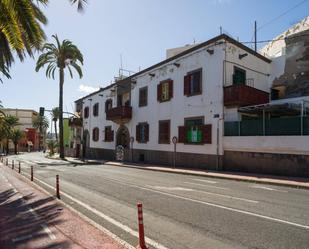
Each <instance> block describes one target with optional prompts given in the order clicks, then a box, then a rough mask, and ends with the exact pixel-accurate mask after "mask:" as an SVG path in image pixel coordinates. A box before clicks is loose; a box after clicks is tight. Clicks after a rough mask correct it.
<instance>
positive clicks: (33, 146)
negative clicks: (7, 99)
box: [1, 108, 40, 151]
mask: <svg viewBox="0 0 309 249" xmlns="http://www.w3.org/2000/svg"><path fill="white" fill-rule="evenodd" d="M1 111H3V112H4V113H5V114H6V115H12V116H15V117H17V118H18V122H19V125H18V126H16V128H18V129H20V130H21V131H23V132H24V138H23V139H22V140H21V141H20V142H19V144H18V147H19V151H33V150H38V149H39V139H40V138H39V137H40V136H39V132H38V131H37V130H36V129H35V128H34V127H33V125H32V121H33V120H34V118H35V117H37V116H38V113H37V112H36V111H34V110H29V109H13V108H2V109H1ZM9 149H10V150H13V149H14V145H13V143H11V142H10V144H9Z"/></svg>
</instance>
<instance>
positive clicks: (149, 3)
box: [0, 0, 309, 112]
mask: <svg viewBox="0 0 309 249" xmlns="http://www.w3.org/2000/svg"><path fill="white" fill-rule="evenodd" d="M50 2H51V3H50V4H49V5H48V6H47V7H43V11H44V13H45V14H46V16H47V18H48V24H47V26H44V30H45V32H46V35H47V38H48V41H49V42H50V41H52V39H51V36H52V35H53V34H57V35H58V37H59V38H60V39H61V40H63V39H69V40H71V41H72V42H73V43H74V44H76V45H77V46H78V47H79V49H80V50H81V52H82V53H83V55H84V65H83V74H84V77H83V78H82V79H79V78H78V75H77V74H75V77H74V78H73V79H71V78H70V77H69V75H68V74H66V77H65V83H64V111H69V112H72V111H73V109H74V101H75V100H77V99H78V98H80V97H82V96H85V95H86V94H88V93H89V92H91V91H94V90H96V89H97V88H98V87H104V86H107V85H108V84H110V83H111V81H112V80H113V79H114V76H117V75H118V70H119V68H120V65H121V59H120V58H121V57H122V65H123V68H124V69H127V70H131V71H134V72H137V71H139V70H140V69H144V68H147V67H149V66H151V65H153V64H155V63H158V62H160V61H161V60H164V59H165V53H166V49H168V48H173V47H178V46H183V45H185V44H192V43H193V42H194V41H195V42H197V43H199V42H203V41H206V40H208V39H210V38H212V37H214V36H217V35H219V32H220V26H222V28H223V31H224V32H226V33H227V34H229V35H231V36H233V37H234V38H236V39H239V40H240V41H251V40H252V38H253V27H254V21H255V20H256V21H257V26H258V27H261V26H263V28H261V29H259V30H258V40H268V39H272V38H274V37H275V36H277V35H278V34H280V33H281V32H283V31H285V30H286V29H288V28H289V27H290V26H292V25H294V24H295V23H297V22H298V21H300V20H302V19H304V18H305V17H306V16H308V15H309V11H308V10H309V0H307V1H301V0H297V1H296V0H112V1H111V0H109V1H108V0H88V4H87V5H86V6H85V11H84V13H79V12H77V10H76V7H74V6H73V7H72V6H71V5H70V4H69V1H64V0H51V1H50ZM302 2H303V3H302ZM297 3H302V4H301V5H300V6H298V7H296V8H293V7H294V6H295V5H297ZM291 8H292V9H291ZM288 10H289V11H288ZM286 11H288V12H287V13H286ZM283 13H286V14H284V15H283V16H281V17H280V18H277V19H276V17H278V16H280V15H281V14H283ZM274 18H275V20H274ZM272 20H274V21H272ZM270 21H271V22H270ZM269 22H270V23H269ZM264 24H267V25H265V26H264ZM38 55H39V54H38ZM38 55H37V56H38ZM37 56H36V58H34V59H31V58H27V59H26V60H25V61H24V62H20V61H18V60H16V62H15V63H14V65H13V66H12V68H11V71H10V73H11V76H12V79H10V80H7V79H4V81H3V84H1V83H0V100H1V101H2V105H3V106H4V107H8V108H25V109H34V110H37V111H38V110H39V107H40V106H44V107H45V108H46V109H51V108H53V107H56V106H57V105H58V92H59V83H58V77H56V78H55V80H53V79H47V78H46V77H45V69H43V70H41V71H39V72H38V73H37V72H35V70H34V68H35V62H36V59H37Z"/></svg>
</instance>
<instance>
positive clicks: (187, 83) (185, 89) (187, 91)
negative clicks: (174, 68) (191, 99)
mask: <svg viewBox="0 0 309 249" xmlns="http://www.w3.org/2000/svg"><path fill="white" fill-rule="evenodd" d="M190 78H191V75H185V77H184V85H183V94H184V95H186V96H188V95H190Z"/></svg>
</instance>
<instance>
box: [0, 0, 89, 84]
mask: <svg viewBox="0 0 309 249" xmlns="http://www.w3.org/2000/svg"><path fill="white" fill-rule="evenodd" d="M69 1H70V2H71V4H74V5H75V4H77V9H78V10H79V11H82V10H83V8H84V4H85V3H86V2H87V1H86V0H69ZM48 3H49V0H36V1H35V0H0V47H1V49H0V75H4V77H6V78H10V74H9V68H10V67H11V65H12V63H13V62H14V57H13V53H16V54H17V55H18V57H19V59H20V60H21V61H23V60H24V58H25V56H26V55H29V56H30V57H33V51H35V50H38V49H40V48H41V46H42V44H43V42H44V41H45V33H44V31H43V29H42V25H46V23H47V18H46V17H45V15H44V13H43V12H42V11H41V9H40V7H39V5H40V4H41V5H47V4H48ZM0 82H2V80H1V77H0Z"/></svg>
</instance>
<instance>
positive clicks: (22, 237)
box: [12, 234, 32, 243]
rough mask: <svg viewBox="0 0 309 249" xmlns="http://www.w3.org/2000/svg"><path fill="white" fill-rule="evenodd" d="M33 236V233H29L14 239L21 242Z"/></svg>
mask: <svg viewBox="0 0 309 249" xmlns="http://www.w3.org/2000/svg"><path fill="white" fill-rule="evenodd" d="M31 238H32V235H31V234H28V235H24V236H20V237H16V238H14V239H12V241H13V242H14V243H16V242H21V241H24V240H27V239H31Z"/></svg>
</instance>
